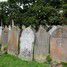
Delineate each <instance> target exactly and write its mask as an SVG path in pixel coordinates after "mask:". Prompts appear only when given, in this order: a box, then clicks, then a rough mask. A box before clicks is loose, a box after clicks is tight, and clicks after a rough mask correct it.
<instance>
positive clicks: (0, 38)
mask: <svg viewBox="0 0 67 67" xmlns="http://www.w3.org/2000/svg"><path fill="white" fill-rule="evenodd" d="M1 41H2V26H0V44H1Z"/></svg>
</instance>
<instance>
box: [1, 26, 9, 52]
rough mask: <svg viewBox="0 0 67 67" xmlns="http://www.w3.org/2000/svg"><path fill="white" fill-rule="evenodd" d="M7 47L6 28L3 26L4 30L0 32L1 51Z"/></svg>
mask: <svg viewBox="0 0 67 67" xmlns="http://www.w3.org/2000/svg"><path fill="white" fill-rule="evenodd" d="M7 45H8V27H7V26H5V28H4V29H3V31H2V51H3V50H5V49H6V48H7Z"/></svg>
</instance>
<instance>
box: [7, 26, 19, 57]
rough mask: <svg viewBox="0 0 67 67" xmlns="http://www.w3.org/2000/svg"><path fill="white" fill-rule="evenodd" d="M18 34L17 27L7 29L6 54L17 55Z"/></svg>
mask: <svg viewBox="0 0 67 67" xmlns="http://www.w3.org/2000/svg"><path fill="white" fill-rule="evenodd" d="M19 34H20V29H17V27H12V29H10V30H9V37H8V38H9V40H8V54H11V55H15V56H17V55H18V44H19Z"/></svg>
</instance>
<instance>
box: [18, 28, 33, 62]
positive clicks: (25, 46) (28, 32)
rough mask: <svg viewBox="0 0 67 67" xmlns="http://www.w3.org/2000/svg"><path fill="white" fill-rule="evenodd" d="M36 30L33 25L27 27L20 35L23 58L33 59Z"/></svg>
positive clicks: (20, 55)
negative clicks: (34, 30) (32, 27)
mask: <svg viewBox="0 0 67 67" xmlns="http://www.w3.org/2000/svg"><path fill="white" fill-rule="evenodd" d="M33 43H34V32H33V30H32V29H31V27H27V28H25V29H24V30H23V31H22V33H21V37H20V54H19V57H20V58H21V59H22V60H28V61H31V60H32V59H33V45H34V44H33Z"/></svg>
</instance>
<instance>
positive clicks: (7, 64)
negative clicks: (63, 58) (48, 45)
mask: <svg viewBox="0 0 67 67" xmlns="http://www.w3.org/2000/svg"><path fill="white" fill-rule="evenodd" d="M62 65H63V67H67V63H62ZM0 67H50V65H49V64H48V63H37V62H35V61H28V62H27V61H22V60H21V59H19V58H17V57H15V56H12V55H9V54H4V55H2V56H0Z"/></svg>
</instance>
